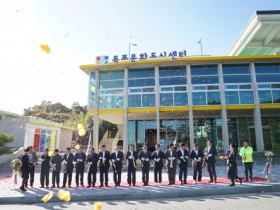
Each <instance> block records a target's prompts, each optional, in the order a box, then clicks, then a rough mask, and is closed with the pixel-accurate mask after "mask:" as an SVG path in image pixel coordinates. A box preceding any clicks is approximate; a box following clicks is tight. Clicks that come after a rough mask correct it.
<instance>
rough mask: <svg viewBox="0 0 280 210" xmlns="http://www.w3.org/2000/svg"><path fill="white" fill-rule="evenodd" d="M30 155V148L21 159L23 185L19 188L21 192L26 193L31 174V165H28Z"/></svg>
mask: <svg viewBox="0 0 280 210" xmlns="http://www.w3.org/2000/svg"><path fill="white" fill-rule="evenodd" d="M28 154H29V148H27V149H25V150H24V154H23V156H22V159H21V167H20V170H21V177H22V184H21V187H20V188H19V189H20V190H21V191H26V189H25V186H26V185H27V182H28V174H29V164H28Z"/></svg>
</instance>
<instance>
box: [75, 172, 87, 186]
mask: <svg viewBox="0 0 280 210" xmlns="http://www.w3.org/2000/svg"><path fill="white" fill-rule="evenodd" d="M84 173H85V169H79V170H77V169H76V184H77V185H79V178H80V183H81V185H84Z"/></svg>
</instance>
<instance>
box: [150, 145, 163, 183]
mask: <svg viewBox="0 0 280 210" xmlns="http://www.w3.org/2000/svg"><path fill="white" fill-rule="evenodd" d="M155 149H156V150H155V151H154V152H153V154H152V159H153V160H154V180H155V183H156V185H157V184H161V181H162V178H161V177H162V167H163V161H162V160H163V159H164V158H165V156H164V152H162V151H161V150H160V145H159V144H156V145H155Z"/></svg>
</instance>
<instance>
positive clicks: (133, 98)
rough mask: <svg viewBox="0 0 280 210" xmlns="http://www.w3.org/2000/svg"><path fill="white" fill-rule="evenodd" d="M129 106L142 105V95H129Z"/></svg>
mask: <svg viewBox="0 0 280 210" xmlns="http://www.w3.org/2000/svg"><path fill="white" fill-rule="evenodd" d="M128 107H141V95H140V94H139V95H129V96H128Z"/></svg>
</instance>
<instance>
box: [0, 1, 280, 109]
mask: <svg viewBox="0 0 280 210" xmlns="http://www.w3.org/2000/svg"><path fill="white" fill-rule="evenodd" d="M241 5H242V6H241ZM229 8H230V9H229ZM279 8H280V2H279V1H261V0H247V1H244V0H236V1H224V0H215V1H209V0H196V1H192V0H172V1H171V0H33V1H32V0H21V1H20V0H6V1H5V0H3V1H0V110H5V111H11V112H15V113H18V114H22V113H23V108H28V107H31V106H34V105H36V104H40V103H41V102H42V101H43V100H47V101H52V102H61V103H63V104H65V105H67V106H71V104H72V103H73V102H74V101H78V102H79V103H80V104H81V105H86V104H87V93H88V91H87V87H88V77H87V75H86V74H85V73H83V72H82V71H81V70H80V69H79V66H80V65H83V64H90V63H95V57H96V56H98V55H109V56H110V59H112V56H113V55H119V56H120V55H122V54H127V53H128V43H129V42H132V43H137V45H138V46H137V47H132V50H131V52H132V53H137V54H140V53H142V52H147V53H151V52H156V53H160V52H162V51H173V50H177V51H182V50H187V53H188V55H198V54H199V53H200V47H199V45H198V44H197V41H198V40H199V39H200V38H202V43H203V49H204V53H205V54H211V55H226V54H227V53H228V51H229V49H230V48H231V46H232V44H233V43H234V41H235V40H236V39H237V37H238V35H239V33H240V32H241V31H242V29H243V28H244V26H245V25H246V23H247V22H248V21H249V19H250V17H251V16H252V15H253V12H254V11H255V10H265V9H275V10H276V9H279ZM44 43H46V44H48V45H49V46H50V48H51V49H52V52H51V53H50V54H46V53H45V52H43V51H41V49H40V44H44Z"/></svg>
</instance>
